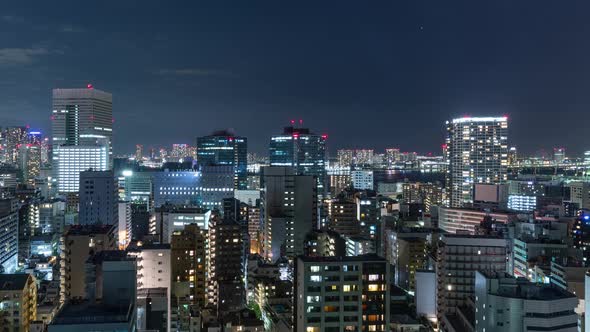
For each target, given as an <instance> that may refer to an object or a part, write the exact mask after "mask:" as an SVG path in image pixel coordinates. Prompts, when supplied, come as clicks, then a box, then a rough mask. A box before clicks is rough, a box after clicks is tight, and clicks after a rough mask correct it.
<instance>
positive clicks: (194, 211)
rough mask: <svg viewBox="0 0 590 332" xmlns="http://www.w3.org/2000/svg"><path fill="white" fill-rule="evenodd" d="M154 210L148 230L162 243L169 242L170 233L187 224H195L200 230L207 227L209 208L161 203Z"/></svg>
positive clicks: (209, 214)
mask: <svg viewBox="0 0 590 332" xmlns="http://www.w3.org/2000/svg"><path fill="white" fill-rule="evenodd" d="M155 212H156V213H155V218H153V219H152V220H151V221H150V232H151V234H154V235H159V236H160V241H161V242H162V243H170V241H171V240H172V233H174V232H175V231H181V230H183V229H184V226H186V225H188V224H197V225H198V226H199V228H200V229H202V230H207V229H208V228H209V220H210V218H211V210H207V209H201V208H196V207H181V206H173V205H172V206H171V205H163V206H161V207H159V208H156V210H155Z"/></svg>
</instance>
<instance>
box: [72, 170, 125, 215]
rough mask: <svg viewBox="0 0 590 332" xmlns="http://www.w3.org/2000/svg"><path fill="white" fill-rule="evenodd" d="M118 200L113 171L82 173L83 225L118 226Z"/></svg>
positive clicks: (81, 213) (81, 206)
mask: <svg viewBox="0 0 590 332" xmlns="http://www.w3.org/2000/svg"><path fill="white" fill-rule="evenodd" d="M118 198H119V197H118V194H117V185H116V180H115V175H114V174H113V171H83V172H80V203H79V206H80V212H79V221H80V224H81V225H96V224H98V225H101V224H102V225H118V223H119V209H118V206H117V204H118V201H119V199H118Z"/></svg>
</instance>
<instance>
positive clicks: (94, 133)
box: [51, 84, 113, 146]
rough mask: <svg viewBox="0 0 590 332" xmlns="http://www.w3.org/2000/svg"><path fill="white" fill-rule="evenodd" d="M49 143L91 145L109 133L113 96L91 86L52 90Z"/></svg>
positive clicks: (110, 136)
mask: <svg viewBox="0 0 590 332" xmlns="http://www.w3.org/2000/svg"><path fill="white" fill-rule="evenodd" d="M51 119H52V124H51V128H52V131H53V145H94V144H95V141H96V139H97V138H106V139H107V142H108V145H109V146H111V143H112V142H111V138H112V135H113V97H112V95H111V94H110V93H108V92H104V91H100V90H97V89H94V88H93V87H92V85H90V84H89V85H88V87H87V88H86V89H53V111H52V117H51Z"/></svg>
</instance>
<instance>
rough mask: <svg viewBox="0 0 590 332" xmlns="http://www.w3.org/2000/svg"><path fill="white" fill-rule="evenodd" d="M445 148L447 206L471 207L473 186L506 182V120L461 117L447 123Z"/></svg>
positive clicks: (500, 118)
mask: <svg viewBox="0 0 590 332" xmlns="http://www.w3.org/2000/svg"><path fill="white" fill-rule="evenodd" d="M446 146H447V149H448V150H447V151H448V162H449V170H448V172H447V175H448V179H447V188H448V190H447V191H448V193H449V203H450V206H452V207H462V206H464V205H465V204H469V203H472V202H473V185H474V184H476V183H492V184H495V183H502V182H504V181H506V180H507V167H508V118H507V117H464V118H457V119H453V120H451V121H447V142H446Z"/></svg>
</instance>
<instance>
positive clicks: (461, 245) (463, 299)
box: [436, 234, 506, 331]
mask: <svg viewBox="0 0 590 332" xmlns="http://www.w3.org/2000/svg"><path fill="white" fill-rule="evenodd" d="M436 271H437V298H438V300H437V301H438V303H437V308H438V317H439V323H440V325H441V328H442V329H443V331H447V330H448V331H452V330H453V326H455V325H456V323H455V322H456V321H460V319H459V318H457V317H460V316H466V317H471V316H470V315H472V314H470V312H471V311H470V310H469V309H468V307H467V303H468V301H469V298H470V296H473V293H474V287H475V272H476V271H498V272H505V271H506V240H505V239H501V238H495V237H486V236H469V235H452V234H443V235H442V236H441V241H440V244H439V247H438V252H437V262H436ZM459 311H462V312H459ZM463 311H464V312H463ZM455 330H457V329H455ZM457 331H464V330H463V329H459V330H457Z"/></svg>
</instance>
